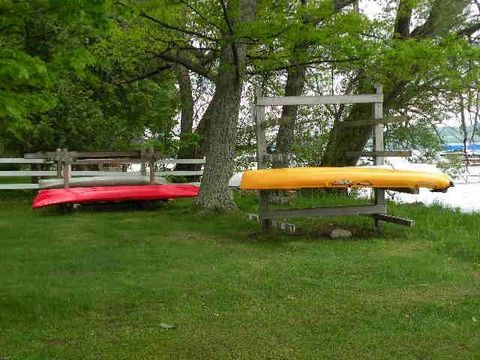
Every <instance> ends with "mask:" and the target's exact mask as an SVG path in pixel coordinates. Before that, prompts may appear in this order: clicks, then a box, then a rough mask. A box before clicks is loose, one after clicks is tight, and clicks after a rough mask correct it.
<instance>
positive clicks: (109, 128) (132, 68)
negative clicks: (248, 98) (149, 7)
mask: <svg viewBox="0 0 480 360" xmlns="http://www.w3.org/2000/svg"><path fill="white" fill-rule="evenodd" d="M113 10H114V9H113V8H112V7H111V4H110V3H109V2H108V1H94V0H77V1H71V2H64V1H55V0H44V1H40V0H38V1H32V2H29V3H28V4H27V3H21V4H18V3H16V2H13V1H12V2H10V1H4V2H2V3H1V4H0V14H3V15H5V16H4V17H2V18H1V19H2V20H1V21H2V22H1V23H0V28H2V30H3V31H2V33H1V35H0V43H1V44H3V45H5V48H3V49H1V50H0V124H2V125H3V128H4V131H3V132H2V133H0V143H1V144H2V145H3V147H4V151H9V152H16V153H18V154H21V153H23V152H28V151H37V150H47V149H55V148H57V147H59V146H60V147H69V148H72V149H78V150H80V149H100V148H101V149H118V148H125V147H130V146H136V147H138V146H141V144H142V143H143V138H144V136H145V132H146V131H147V130H150V132H152V133H155V134H156V133H157V132H165V131H166V132H169V131H171V128H172V126H173V124H172V121H173V120H172V119H173V114H174V111H175V110H176V104H175V100H176V93H175V88H174V82H173V80H172V79H171V78H170V77H168V76H161V77H157V78H156V79H153V80H146V81H141V82H129V81H128V80H129V79H130V78H134V77H136V76H138V74H139V73H141V72H142V71H145V69H148V67H149V66H148V65H147V66H146V65H145V64H146V63H147V59H146V56H145V53H144V52H143V50H140V51H139V50H136V46H137V45H138V43H139V42H140V41H145V38H144V37H142V35H144V34H145V33H146V30H145V29H144V28H142V27H140V26H139V25H138V24H129V27H128V28H125V27H122V26H121V25H119V24H118V23H117V22H113V21H111V20H109V19H108V18H109V16H112V11H113ZM24 28H26V29H28V31H27V32H24V31H22V29H24ZM126 39H131V40H129V41H125V40H126ZM153 66H154V65H153V64H151V65H150V69H151V68H152V67H153ZM150 69H148V70H150Z"/></svg>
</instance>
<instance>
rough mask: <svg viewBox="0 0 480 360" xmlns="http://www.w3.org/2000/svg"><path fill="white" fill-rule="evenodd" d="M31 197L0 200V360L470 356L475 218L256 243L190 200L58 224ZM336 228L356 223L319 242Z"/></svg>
mask: <svg viewBox="0 0 480 360" xmlns="http://www.w3.org/2000/svg"><path fill="white" fill-rule="evenodd" d="M2 194H5V192H4V193H2ZM312 199H313V198H312ZM312 199H310V200H309V201H313V200H312ZM30 200H31V199H30V195H29V193H28V192H25V193H23V195H22V196H21V197H18V196H13V195H3V196H2V198H0V274H1V277H0V359H9V360H13V359H22V360H23V359H475V358H480V215H466V214H461V213H459V212H457V211H451V210H445V209H441V208H439V207H433V208H426V207H423V206H392V207H391V208H392V211H393V213H395V214H396V215H399V216H404V217H411V218H413V219H415V220H416V221H417V227H416V228H414V229H407V228H404V227H399V226H396V225H386V227H385V231H384V233H383V234H375V233H374V232H373V231H372V230H371V228H372V221H371V219H369V218H366V217H350V218H336V219H325V220H316V221H314V220H312V219H309V220H304V221H303V222H300V225H301V226H300V227H301V228H302V229H304V230H303V232H302V233H301V234H300V235H291V236H287V235H282V234H279V233H274V234H272V235H269V236H263V235H260V234H258V227H257V226H258V225H257V224H255V223H251V222H249V221H247V220H246V218H245V215H244V213H242V212H239V213H238V214H234V215H211V216H209V217H205V216H202V215H199V214H195V213H194V212H193V211H192V207H191V203H190V201H176V202H172V203H169V204H168V205H166V206H164V207H162V208H160V209H158V210H156V211H128V210H122V211H78V212H75V213H73V214H68V215H64V216H62V215H59V214H58V213H56V212H55V211H52V210H48V209H47V210H41V211H35V212H34V211H32V210H31V209H30ZM345 201H347V200H345V199H342V200H332V199H331V198H328V199H326V200H325V201H324V202H335V203H339V202H345ZM348 201H350V200H348ZM240 202H241V207H242V208H243V209H244V210H249V209H251V208H252V207H253V206H254V200H253V199H252V198H246V199H241V200H240ZM332 223H334V224H340V226H343V227H346V228H352V229H356V230H358V229H360V230H358V231H356V236H355V237H354V238H353V239H350V240H343V241H333V240H329V239H326V238H322V237H318V236H315V234H318V233H319V231H318V230H319V229H322V227H325V226H332V225H331V224H332ZM302 234H303V235H302ZM167 325H174V328H168V327H169V326H167Z"/></svg>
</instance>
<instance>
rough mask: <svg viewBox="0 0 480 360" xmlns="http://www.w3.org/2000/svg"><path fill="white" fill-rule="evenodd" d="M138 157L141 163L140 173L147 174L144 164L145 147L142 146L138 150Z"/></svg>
mask: <svg viewBox="0 0 480 360" xmlns="http://www.w3.org/2000/svg"><path fill="white" fill-rule="evenodd" d="M140 157H141V159H142V163H141V165H140V173H141V174H142V176H147V168H146V166H145V148H143V147H142V149H141V150H140Z"/></svg>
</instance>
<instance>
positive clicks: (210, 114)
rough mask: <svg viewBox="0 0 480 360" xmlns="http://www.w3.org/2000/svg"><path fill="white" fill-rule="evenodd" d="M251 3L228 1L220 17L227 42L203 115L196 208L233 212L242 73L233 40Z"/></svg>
mask: <svg viewBox="0 0 480 360" xmlns="http://www.w3.org/2000/svg"><path fill="white" fill-rule="evenodd" d="M255 8H256V1H255V0H238V1H229V2H228V8H227V9H225V10H226V11H225V14H224V16H225V17H226V18H227V23H229V33H230V34H229V35H227V38H228V41H226V44H225V47H224V49H223V51H222V55H221V58H220V66H219V69H218V75H217V78H216V87H215V93H214V95H213V99H212V101H211V102H210V104H209V106H208V109H207V111H206V112H205V115H204V117H205V120H204V121H206V126H207V133H206V135H207V139H208V141H207V147H206V157H207V163H206V165H205V169H204V175H203V178H202V184H201V186H200V194H199V196H198V198H197V205H198V206H200V207H201V208H202V209H204V210H217V209H218V210H233V209H235V208H236V205H235V202H234V201H233V198H232V196H231V193H230V191H229V189H228V180H229V178H230V177H231V175H232V173H233V167H234V155H235V140H236V136H237V123H238V115H239V110H240V98H241V93H242V86H243V80H244V77H245V71H246V45H245V44H244V43H240V42H237V41H235V40H234V39H233V37H232V35H233V33H232V29H233V26H234V25H235V24H238V23H246V22H250V21H252V20H253V19H254V17H255Z"/></svg>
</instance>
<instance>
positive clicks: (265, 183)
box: [240, 167, 452, 191]
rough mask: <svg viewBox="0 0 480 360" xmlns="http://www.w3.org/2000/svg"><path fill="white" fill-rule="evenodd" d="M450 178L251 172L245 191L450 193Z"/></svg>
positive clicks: (379, 171)
mask: <svg viewBox="0 0 480 360" xmlns="http://www.w3.org/2000/svg"><path fill="white" fill-rule="evenodd" d="M450 186H452V182H451V180H450V178H449V177H448V176H447V175H445V174H443V173H441V172H426V171H416V170H394V169H384V168H372V167H304V168H286V169H266V170H249V171H245V172H244V173H243V176H242V179H241V182H240V189H242V190H295V189H305V188H307V189H308V188H350V187H354V188H360V187H369V188H383V189H418V188H428V189H431V190H437V191H441V190H446V189H448V188H449V187H450Z"/></svg>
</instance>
